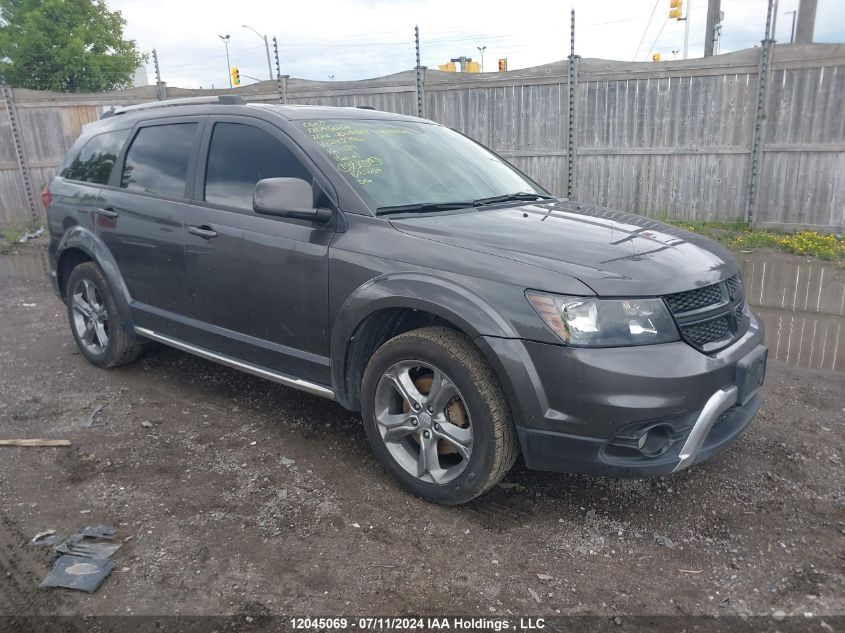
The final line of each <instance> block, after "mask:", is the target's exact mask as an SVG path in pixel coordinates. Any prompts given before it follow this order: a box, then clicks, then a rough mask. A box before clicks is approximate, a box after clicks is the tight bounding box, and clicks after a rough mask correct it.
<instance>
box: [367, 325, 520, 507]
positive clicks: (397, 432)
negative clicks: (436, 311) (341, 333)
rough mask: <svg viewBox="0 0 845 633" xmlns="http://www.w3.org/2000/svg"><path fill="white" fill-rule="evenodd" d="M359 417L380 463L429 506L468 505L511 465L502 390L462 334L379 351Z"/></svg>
mask: <svg viewBox="0 0 845 633" xmlns="http://www.w3.org/2000/svg"><path fill="white" fill-rule="evenodd" d="M361 391H362V416H363V418H364V428H365V430H366V432H367V437H368V439H369V441H370V444H371V445H372V447H373V451H374V453H375V455H376V458H377V459H378V460H379V462H380V463H381V464H382V466H384V468H385V469H386V470H387V471H388V472H390V474H391V475H393V477H394V478H395V479H396V480H397V481H398V482H399V484H400V485H401V486H402V487H403V488H405V489H406V490H408V491H409V492H411V493H413V494H415V495H417V496H419V497H422V498H423V499H426V500H428V501H433V502H435V503H442V504H446V505H457V504H461V503H466V502H468V501H470V500H472V499H474V498H476V497H478V496H479V495H481V494H483V493H484V492H486V491H487V490H489V489H490V488H492V487H493V486H494V485H496V484H497V483H498V482H499V481H501V479H502V477H504V476H505V474H506V473H507V472H508V470H509V469H510V468H511V466H513V463H514V461H515V460H516V456H517V440H516V434H515V431H514V425H513V422H512V420H511V414H510V408H509V407H508V404H507V400H506V399H505V396H504V393H503V391H502V387H501V385H500V384H499V382H498V380H497V378H496V376H495V375H494V374H493V372H492V371H491V369H490V367H489V365H488V364H487V362H486V361H485V360H484V357H483V356H482V355H481V352H480V351H479V350H478V348H476V347H475V346H474V345H473V344H472V341H471V340H470V339H469V338H467V337H466V336H465V335H464V334H462V333H460V332H457V331H455V330H452V329H449V328H445V327H426V328H421V329H418V330H413V331H411V332H406V333H404V334H400V335H399V336H397V337H395V338H393V339H391V340H389V341H388V342H387V343H385V344H384V345H382V346H381V347H380V348H379V349H378V350H377V351H376V353H375V354H374V355H373V357H372V358H371V359H370V362H369V364H368V365H367V369H366V371H365V372H364V380H363V382H362V386H361Z"/></svg>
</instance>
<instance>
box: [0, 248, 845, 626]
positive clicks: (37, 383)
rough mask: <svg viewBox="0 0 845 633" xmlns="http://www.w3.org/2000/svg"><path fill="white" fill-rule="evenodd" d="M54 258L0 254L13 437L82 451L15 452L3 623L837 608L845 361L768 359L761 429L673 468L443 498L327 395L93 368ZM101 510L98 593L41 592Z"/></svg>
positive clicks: (165, 356) (548, 478) (842, 593)
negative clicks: (58, 542) (65, 618)
mask: <svg viewBox="0 0 845 633" xmlns="http://www.w3.org/2000/svg"><path fill="white" fill-rule="evenodd" d="M43 249H44V244H43V240H39V241H38V243H36V244H33V245H27V246H25V247H22V248H21V249H20V250H21V251H22V252H21V253H20V254H18V255H12V256H0V341H2V343H0V438H19V437H49V438H67V439H70V440H71V441H72V446H71V447H69V448H3V447H0V512H1V513H2V520H0V615H2V614H5V615H9V614H39V613H41V614H47V613H49V614H55V613H60V614H80V613H84V614H96V615H112V614H118V615H122V614H158V615H161V614H232V613H243V612H250V613H256V612H257V613H284V614H303V615H306V614H311V615H314V614H323V615H325V614H335V613H346V614H367V615H373V614H399V613H442V612H449V613H467V614H479V615H485V616H493V615H507V614H536V615H539V614H545V615H556V614H564V615H565V614H599V615H602V616H607V617H608V618H611V621H612V619H613V618H615V617H617V616H625V615H632V614H633V615H635V614H647V615H656V614H668V615H678V614H711V615H728V614H758V615H759V614H772V613H774V612H778V611H782V612H783V613H784V614H786V615H791V614H796V615H800V616H802V617H803V615H804V614H805V613H812V614H814V615H817V616H824V615H835V614H842V613H845V583H844V582H843V570H845V539H844V538H843V534H845V509H843V508H845V474H843V463H842V462H843V459H845V455H843V445H844V443H843V437H844V436H845V388H844V387H845V377H843V374H842V373H834V372H832V371H818V370H808V369H797V368H790V367H787V366H785V365H783V364H781V363H779V362H778V361H776V360H774V359H773V360H772V361H771V364H770V367H769V375H768V381H767V384H766V386H765V394H766V397H765V403H764V405H763V409H762V411H761V413H760V415H759V417H758V419H757V420H756V422H755V423H754V424H753V425H752V427H751V428H750V429H749V431H748V432H747V433H746V434H745V435H744V436H743V437H742V438H741V440H740V441H739V442H738V443H736V444H735V445H734V446H733V447H731V448H730V449H729V450H727V451H726V452H724V453H723V454H720V455H718V456H716V457H715V458H713V459H712V460H711V461H709V462H707V463H705V464H703V465H700V466H698V467H695V468H693V469H692V470H689V471H687V472H684V473H681V474H679V475H676V476H672V477H666V478H660V479H647V480H645V479H644V480H610V479H600V478H591V477H582V476H571V475H559V474H543V473H533V472H529V471H527V470H525V468H524V467H523V466H521V465H517V467H516V468H515V469H514V470H513V472H512V473H511V474H510V475H509V476H508V477H507V479H506V481H507V482H508V483H507V484H505V486H504V487H498V488H496V489H495V490H494V491H493V492H491V493H490V494H488V495H486V496H485V497H483V498H481V499H479V500H477V501H475V502H473V503H472V504H471V505H470V506H467V507H460V508H446V507H439V506H435V505H430V504H427V503H424V502H422V501H420V500H418V499H415V498H413V497H411V496H409V495H407V494H406V493H404V492H402V491H401V490H400V489H398V488H397V487H396V486H395V485H394V484H393V483H392V482H391V481H390V480H389V479H388V478H387V476H386V475H385V473H384V472H383V471H382V470H381V468H380V467H379V466H378V465H377V464H376V462H375V460H374V459H373V456H372V454H371V451H370V449H369V447H368V445H367V441H366V438H365V436H364V432H363V430H362V427H361V425H360V421H359V418H358V417H357V416H355V415H352V414H350V413H348V412H346V411H345V410H343V409H342V408H341V407H340V406H338V405H336V404H332V403H329V402H327V401H325V400H322V399H319V398H316V397H312V396H309V395H307V394H303V393H300V392H297V391H293V390H291V389H287V388H284V387H281V386H278V385H275V384H272V383H269V382H265V381H263V380H260V379H258V378H254V377H251V376H248V375H244V374H241V373H238V372H236V371H234V370H230V369H227V368H224V367H221V366H218V365H215V364H212V363H210V362H206V361H203V360H200V359H197V358H194V357H191V356H189V355H187V354H184V353H181V352H177V351H174V350H170V349H167V348H164V347H158V346H157V347H154V348H151V349H150V350H149V351H148V353H146V354H145V356H144V357H143V358H142V359H141V360H140V361H139V362H137V363H135V364H133V365H130V366H127V367H124V368H120V369H116V370H110V371H103V370H99V369H96V368H95V367H93V366H91V365H89V364H88V363H87V362H86V361H85V360H84V358H83V357H82V356H80V355H79V354H78V352H77V351H76V348H75V346H74V343H73V339H72V338H71V334H70V331H69V329H68V326H67V323H66V318H65V312H64V307H63V305H62V304H61V303H60V302H59V300H58V299H57V298H56V297H55V296H54V295H53V294H52V292H51V291H50V289H49V285H48V282H47V280H46V278H45V277H44V276H43V274H42V272H41V269H40V268H39V265H38V264H37V263H33V262H38V261H40V259H39V258H40V257H41V255H42V253H43ZM92 416H93V420H94V425H93V426H90V427H89V426H88V423H89V422H90V421H91V419H92ZM101 523H105V524H110V525H113V526H115V527H117V528H118V536H119V537H120V538H122V539H123V538H129V537H131V538H130V539H129V540H128V541H127V542H126V543H125V544H124V545H123V547H122V548H121V549H120V550H119V551H118V552H117V553H116V554H115V556H114V560H115V562H116V563H117V568H116V570H115V571H114V573H112V575H111V576H110V577H109V578H108V579H107V580H106V582H105V584H104V585H103V586H102V587H101V588H100V589H99V591H98V592H97V593H95V594H90V595H89V594H85V593H81V592H73V591H68V590H56V589H40V588H39V587H38V584H39V582H40V580H41V579H42V578H43V577H44V576H45V575H46V573H47V571H48V569H49V567H50V557H49V555H48V552H47V551H45V550H44V549H38V548H36V547H34V546H32V545H30V544H28V541H29V540H30V539H31V538H32V537H33V536H34V535H35V534H36V533H38V532H40V531H42V530H45V529H48V528H53V529H56V530H59V531H66V532H69V531H73V530H76V529H77V528H79V527H81V526H83V525H92V524H101ZM667 545H671V547H668V546H667ZM538 575H540V576H538ZM814 622H815V623H816V625H815V626H814V627H813V629H814V630H824V628H819V627H818V623H819V620H818V619H815V620H814ZM826 626H827V625H826ZM827 628H830V627H829V626H827Z"/></svg>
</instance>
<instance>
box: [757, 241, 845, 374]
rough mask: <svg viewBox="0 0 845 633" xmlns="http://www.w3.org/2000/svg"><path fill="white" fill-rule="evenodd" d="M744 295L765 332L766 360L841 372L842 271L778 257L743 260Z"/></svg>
mask: <svg viewBox="0 0 845 633" xmlns="http://www.w3.org/2000/svg"><path fill="white" fill-rule="evenodd" d="M741 263H742V274H743V278H744V280H745V295H746V297H747V299H748V302H749V303H750V304H751V305H752V306H753V307H754V311H755V312H757V313H758V314H759V315H760V317H761V318H762V319H763V323H764V324H765V326H766V345H768V347H769V355H770V358H776V359H777V360H779V361H781V362H783V363H786V364H787V365H791V366H793V367H805V368H811V369H828V370H834V371H845V266H843V265H842V264H839V263H834V262H824V261H816V260H802V259H800V258H797V257H789V256H784V255H780V254H777V253H767V254H759V255H758V254H755V255H750V256H744V257H742V258H741Z"/></svg>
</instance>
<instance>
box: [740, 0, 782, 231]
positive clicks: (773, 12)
mask: <svg viewBox="0 0 845 633" xmlns="http://www.w3.org/2000/svg"><path fill="white" fill-rule="evenodd" d="M777 16H778V0H769V10H768V12H767V13H766V34H765V36H764V39H763V41H762V42H761V43H760V44H761V46H760V67H759V70H758V71H757V76H758V83H757V108H756V111H755V113H754V133H753V136H752V138H751V175H750V177H749V179H748V197H747V198H746V201H745V220H746V222H747V223H748V225H749V226H754V222H755V218H754V208H755V206H756V204H757V180H758V178H759V172H760V162H761V160H762V158H763V124H764V122H765V120H766V96H767V95H768V90H769V68H770V67H771V63H772V52H773V49H774V46H775V25H776V23H777Z"/></svg>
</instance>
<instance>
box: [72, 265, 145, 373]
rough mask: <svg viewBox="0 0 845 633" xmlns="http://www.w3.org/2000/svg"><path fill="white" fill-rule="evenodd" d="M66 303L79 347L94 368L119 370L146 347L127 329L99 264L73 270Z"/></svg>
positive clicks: (81, 266)
mask: <svg viewBox="0 0 845 633" xmlns="http://www.w3.org/2000/svg"><path fill="white" fill-rule="evenodd" d="M65 303H66V304H67V314H68V321H69V322H70V330H71V332H72V333H73V338H74V340H76V345H77V347H79V351H80V352H81V353H82V355H83V356H84V357H85V358H87V359H88V361H89V362H90V363H91V364H92V365H96V366H97V367H103V368H111V367H118V366H120V365H125V364H127V363H131V362H132V361H134V360H135V359H136V358H138V356H139V355H140V353H141V351H142V350H143V345H142V344H141V343H140V342H138V341H137V340H136V339H135V338H133V337H132V336H131V335H130V334H129V332H127V331H126V330H125V329H124V327H123V323H122V322H121V319H120V313H119V312H118V309H117V304H116V303H115V300H114V295H113V293H112V290H111V287H110V286H109V282H108V280H107V279H106V276H105V275H104V274H103V271H102V270H100V267H99V266H97V264H95V263H94V262H85V263H83V264H80V265H79V266H77V267H76V268H74V269H73V271H72V272H71V274H70V278H69V279H68V282H67V292H66V296H65Z"/></svg>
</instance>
